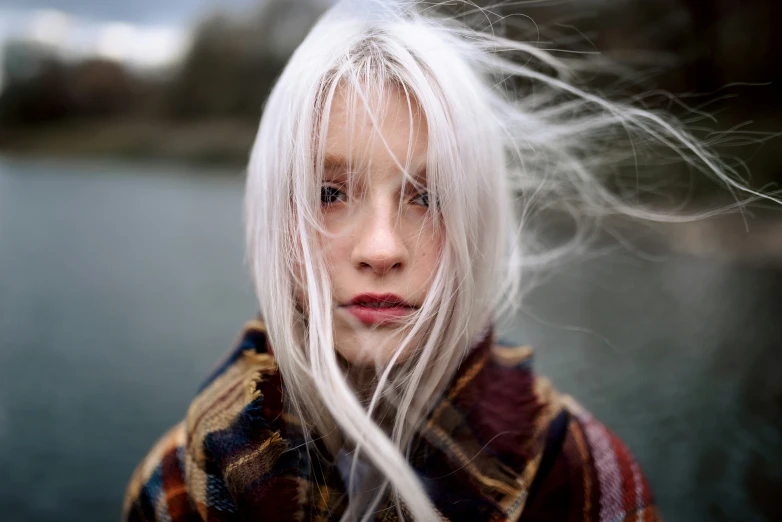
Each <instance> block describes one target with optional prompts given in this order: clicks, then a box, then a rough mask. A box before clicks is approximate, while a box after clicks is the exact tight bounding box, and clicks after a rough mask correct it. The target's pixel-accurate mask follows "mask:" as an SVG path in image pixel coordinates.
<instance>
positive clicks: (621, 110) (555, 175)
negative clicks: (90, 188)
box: [245, 1, 743, 520]
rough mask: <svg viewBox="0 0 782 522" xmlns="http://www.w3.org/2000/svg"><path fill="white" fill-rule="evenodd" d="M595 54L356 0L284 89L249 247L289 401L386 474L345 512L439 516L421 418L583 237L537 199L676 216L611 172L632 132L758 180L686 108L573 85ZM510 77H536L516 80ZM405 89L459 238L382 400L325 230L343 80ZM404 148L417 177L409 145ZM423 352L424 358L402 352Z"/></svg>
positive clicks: (286, 74) (341, 7)
mask: <svg viewBox="0 0 782 522" xmlns="http://www.w3.org/2000/svg"><path fill="white" fill-rule="evenodd" d="M519 57H521V59H520V58H519ZM522 60H523V61H522ZM579 67H580V66H579V65H578V64H577V63H573V62H565V61H563V60H560V59H558V58H556V57H555V56H554V55H553V54H552V53H550V52H546V51H543V50H541V49H539V48H538V47H536V46H534V45H531V44H525V43H519V42H515V41H511V40H508V39H505V38H503V37H501V36H497V35H496V34H492V33H484V32H480V31H475V30H472V29H470V28H468V27H466V26H464V25H461V24H459V23H457V22H456V21H454V20H453V19H448V18H437V17H435V16H434V15H432V14H431V13H430V12H428V11H427V12H426V15H424V14H423V10H421V9H419V8H418V4H417V3H415V2H380V1H365V2H358V3H357V2H348V3H345V2H342V3H340V4H337V5H336V6H335V7H333V8H332V9H330V10H329V12H327V13H326V14H325V15H324V16H323V17H322V18H321V20H320V21H319V22H318V23H317V24H316V26H315V27H314V28H313V29H312V31H311V32H310V34H309V35H308V36H307V38H306V39H305V40H304V42H303V43H302V44H301V45H300V47H299V48H298V49H297V50H296V52H295V53H294V55H293V57H292V58H291V60H290V62H289V63H288V65H287V66H286V68H285V70H284V71H283V73H282V75H281V77H280V79H279V80H278V82H277V84H276V86H275V87H274V89H273V91H272V93H271V95H270V97H269V99H268V102H267V104H266V107H265V110H264V114H263V117H262V120H261V124H260V128H259V130H258V134H257V137H256V140H255V144H254V146H253V150H252V154H251V159H250V164H249V168H248V177H247V186H246V201H245V212H246V235H247V248H248V257H249V262H250V267H251V270H252V275H253V280H254V284H255V287H256V293H257V296H258V300H259V303H260V307H261V310H262V312H263V315H264V318H265V321H266V324H267V329H268V332H269V337H270V341H271V344H272V346H273V347H274V352H275V358H276V360H277V363H278V366H279V369H280V372H281V374H282V377H283V380H284V382H285V383H286V391H287V400H288V403H289V405H290V407H291V408H293V409H294V410H295V411H296V413H298V414H299V416H300V417H301V418H303V419H305V420H306V422H308V424H309V426H308V428H309V429H305V431H307V433H308V434H311V433H318V434H319V435H320V436H323V437H325V440H326V443H327V446H328V447H329V450H330V451H331V452H332V453H333V454H334V455H336V452H337V451H339V447H340V445H342V444H349V445H351V446H353V447H355V448H356V452H355V454H356V455H362V456H363V457H364V458H366V459H367V460H368V461H369V463H370V464H371V465H372V466H373V467H374V468H375V469H376V470H377V471H378V472H379V473H380V474H381V476H382V477H384V480H385V484H384V487H383V488H381V490H380V491H378V493H377V495H375V497H374V498H373V499H372V501H371V502H370V503H369V504H368V505H363V506H351V508H350V509H349V510H348V513H347V514H346V519H347V518H351V517H355V518H362V517H364V518H368V517H369V516H370V514H371V513H372V511H373V508H374V507H375V506H376V505H377V503H378V502H379V501H380V500H381V498H382V496H383V494H384V493H385V492H386V490H387V488H386V486H388V487H390V488H391V490H392V492H393V493H394V494H395V498H396V499H397V502H399V501H402V502H404V504H405V506H406V507H407V508H408V509H409V511H410V512H411V513H412V516H413V518H414V519H415V520H436V519H438V517H437V514H436V512H435V510H434V508H433V507H432V505H431V503H430V501H429V500H428V498H427V496H426V493H425V491H424V489H423V487H422V486H421V484H420V482H419V480H418V479H417V477H416V474H415V472H414V471H413V469H412V468H411V467H410V465H409V464H408V462H407V458H406V455H407V451H408V445H409V443H410V441H411V438H412V435H413V434H414V431H415V429H416V426H417V423H418V422H419V421H420V420H421V419H422V418H423V417H424V416H425V415H426V414H427V413H428V411H427V408H428V407H429V405H431V402H432V400H433V398H435V397H436V396H437V394H438V392H440V391H441V390H442V389H443V387H444V386H445V385H446V384H447V382H448V380H449V378H450V377H451V376H452V375H453V373H454V372H455V370H456V368H457V367H458V364H459V362H460V361H461V360H462V359H463V357H464V356H465V354H466V353H467V351H468V350H469V348H470V347H471V346H472V345H473V344H474V343H475V341H476V340H478V339H479V338H480V337H481V336H482V335H483V334H484V333H485V332H486V331H487V329H488V328H489V327H490V326H491V324H492V323H493V322H494V321H496V320H497V319H498V318H499V317H500V316H501V315H502V314H503V313H504V312H506V311H507V310H509V309H512V307H513V305H515V304H517V303H518V300H519V298H520V295H519V292H520V289H521V282H522V280H521V277H522V274H526V272H524V269H525V268H533V267H536V266H539V265H541V264H547V263H549V262H551V261H552V260H554V259H556V258H558V257H561V256H562V255H564V254H566V253H567V252H569V251H571V250H572V249H573V248H578V247H579V245H580V242H581V240H582V239H583V237H582V236H581V235H577V236H576V238H575V239H574V241H573V242H571V243H569V244H568V245H567V246H566V247H565V248H558V249H551V250H540V249H536V248H534V243H533V241H532V240H533V239H534V235H532V234H531V233H528V232H527V231H525V233H524V234H523V235H522V225H523V224H524V222H525V219H524V218H525V217H526V216H527V215H528V214H529V212H530V210H531V209H532V208H533V207H532V204H533V203H537V204H538V205H541V206H546V205H548V204H549V203H551V202H555V201H556V202H559V203H564V204H566V205H571V207H570V208H573V209H577V210H574V212H577V213H578V214H579V215H583V216H590V217H595V216H597V217H599V216H601V215H606V214H617V213H619V214H626V215H631V216H635V217H641V218H645V219H670V216H667V215H663V214H661V213H656V212H654V211H652V210H649V209H645V208H641V207H638V206H637V205H632V204H629V203H627V201H626V200H624V199H622V198H620V197H619V196H617V195H615V194H614V193H612V192H611V191H609V190H607V189H606V188H604V186H603V184H602V183H600V181H599V180H600V178H601V176H602V174H603V173H604V172H605V171H607V170H608V171H610V168H611V167H610V165H608V161H609V160H612V158H615V156H613V155H606V161H605V162H601V161H600V157H601V151H605V150H606V148H607V146H608V144H609V143H611V142H613V141H615V140H616V139H617V138H618V137H624V138H625V139H632V140H634V142H635V143H640V142H656V143H659V144H662V145H663V146H665V147H668V148H669V149H670V150H673V151H675V152H676V153H677V154H678V155H679V156H681V158H682V159H684V160H685V161H687V162H689V163H691V164H692V165H693V166H695V167H696V168H698V169H700V170H701V171H704V172H707V173H710V174H711V175H713V176H715V177H717V178H719V179H720V180H722V181H723V182H725V183H726V184H728V185H729V186H732V187H734V188H739V189H743V187H742V186H741V185H740V184H739V183H737V182H735V181H733V179H732V178H731V177H730V176H728V174H727V173H726V171H725V168H724V166H723V165H722V164H721V163H720V162H718V161H717V159H716V158H715V157H714V156H713V155H712V154H711V153H710V152H709V151H708V150H706V149H705V148H703V147H702V146H701V145H700V144H699V143H698V142H697V141H695V140H693V139H692V138H691V137H690V136H689V135H688V134H687V133H686V132H685V131H684V130H682V128H681V127H680V126H679V125H678V124H676V123H675V122H673V121H672V120H670V119H667V118H665V117H663V116H661V115H658V114H654V113H652V112H648V111H645V110H642V109H638V108H635V107H632V106H630V105H626V104H622V103H616V102H611V101H608V100H606V99H604V98H602V97H600V96H597V95H594V94H591V93H588V92H586V91H584V90H581V89H579V88H578V87H575V86H574V85H573V83H572V82H570V81H569V78H571V77H572V76H573V74H575V73H576V72H577V71H578V69H579ZM541 70H548V71H553V72H551V73H549V74H544V73H543V72H540V71H541ZM507 78H516V79H519V80H521V81H522V83H523V84H524V85H529V86H530V87H529V88H528V89H515V90H511V89H510V88H508V87H507V85H508V82H505V81H504V80H505V79H507ZM340 90H341V91H340ZM392 90H396V92H402V93H404V96H405V99H406V100H407V103H408V107H410V108H411V112H412V106H413V105H415V106H416V109H417V110H418V111H419V112H420V114H421V116H422V118H423V119H424V120H425V124H426V127H427V130H428V133H427V140H428V143H427V162H426V170H427V176H426V184H427V187H426V190H427V191H428V193H429V197H430V200H431V201H435V202H436V204H433V205H431V207H430V209H429V212H431V214H432V216H431V218H432V219H433V220H435V221H436V222H437V223H438V224H439V226H441V227H442V229H443V230H444V243H443V248H442V252H441V255H440V259H439V260H438V267H437V270H436V273H435V274H434V277H433V280H432V285H431V288H430V290H429V292H428V294H427V296H426V298H425V301H424V303H423V306H422V307H421V309H420V312H419V313H417V314H416V315H415V316H414V321H413V322H412V324H409V325H407V330H405V336H404V339H403V341H402V342H401V343H400V346H399V347H398V348H397V349H396V350H395V354H394V356H393V357H392V358H391V359H390V360H389V361H386V362H385V364H384V365H383V366H382V367H380V368H379V369H378V379H377V385H376V387H375V389H374V392H373V396H372V400H371V401H370V405H369V407H367V406H366V405H362V403H361V402H360V401H359V399H358V398H357V397H356V394H355V392H354V390H353V389H352V387H351V384H350V382H349V381H348V379H347V378H346V376H345V374H344V371H343V369H342V368H341V366H340V363H339V360H338V357H337V353H336V350H335V343H334V335H333V331H334V319H333V313H332V312H333V308H334V303H333V299H332V282H331V281H330V280H329V271H328V267H327V266H326V263H325V260H324V259H323V255H322V252H321V251H320V248H319V246H318V240H317V237H319V234H320V235H322V234H324V233H325V231H324V230H323V227H322V222H321V209H320V202H319V191H320V186H321V183H322V180H323V176H324V172H323V166H324V159H325V142H326V139H325V137H326V130H327V129H328V126H329V116H330V114H331V107H332V104H333V102H334V99H335V96H336V95H337V93H338V92H343V93H346V96H347V100H348V101H347V106H348V107H355V108H359V107H360V108H362V109H363V110H366V111H367V113H368V114H370V115H371V118H373V121H376V122H381V121H382V119H383V117H384V106H385V104H384V102H383V100H384V99H385V98H386V97H387V96H388V93H389V92H391V91H392ZM378 126H379V125H376V127H378ZM397 160H398V163H399V169H400V171H401V172H402V173H403V174H404V175H405V176H406V179H408V180H409V182H411V183H414V182H415V180H414V179H413V177H412V172H410V165H409V154H408V157H407V158H397ZM522 240H523V241H522ZM302 290H304V292H302ZM298 295H304V296H305V299H306V302H305V303H298V302H297V296H298ZM303 310H306V313H305V312H303ZM407 349H412V350H413V353H414V356H412V357H409V358H402V357H400V355H401V354H402V353H403V352H404V351H405V350H407ZM384 401H385V402H388V403H393V404H394V409H393V411H394V412H395V417H394V423H393V428H392V429H391V431H390V433H387V432H386V431H384V430H383V429H381V427H380V426H379V425H378V424H377V422H375V420H374V419H373V410H374V409H375V408H377V407H379V406H381V404H382V403H383V402H384ZM334 428H336V430H335V429H334ZM337 433H338V434H339V435H335V434H337ZM357 459H358V457H356V460H357ZM354 462H355V460H354ZM349 489H350V487H349ZM397 505H398V506H399V504H397Z"/></svg>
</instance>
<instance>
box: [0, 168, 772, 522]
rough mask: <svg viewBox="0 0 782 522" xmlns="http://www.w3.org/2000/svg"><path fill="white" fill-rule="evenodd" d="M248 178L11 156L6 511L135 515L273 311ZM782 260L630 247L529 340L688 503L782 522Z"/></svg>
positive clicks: (561, 276) (667, 512)
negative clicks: (172, 451) (232, 360)
mask: <svg viewBox="0 0 782 522" xmlns="http://www.w3.org/2000/svg"><path fill="white" fill-rule="evenodd" d="M241 196H242V181H241V179H240V177H238V176H232V175H218V174H216V173H198V172H191V171H189V170H188V169H186V168H184V167H171V166H169V167H162V166H158V167H149V166H143V165H136V166H134V165H118V164H110V163H81V164H80V163H73V162H58V161H44V160H41V161H29V160H26V161H21V160H11V159H7V158H6V159H0V470H2V471H0V519H2V520H3V521H13V522H27V521H48V520H57V521H77V520H78V521H81V522H91V521H105V520H116V519H117V518H118V517H119V513H120V510H121V503H122V497H123V493H124V488H125V485H126V483H127V480H128V478H129V475H130V473H131V471H132V469H133V467H134V466H135V465H136V463H137V462H138V461H139V459H140V458H141V457H142V455H143V454H144V453H145V452H146V451H147V450H148V449H149V447H150V446H151V444H152V443H153V442H154V440H155V439H156V438H157V437H158V436H159V435H160V434H161V433H162V432H163V430H165V429H166V428H167V427H168V426H170V425H171V424H173V423H175V422H176V421H177V420H178V419H179V418H181V417H182V416H183V414H184V412H185V409H186V407H187V404H188V402H189V400H190V398H191V397H192V395H193V393H194V392H195V390H196V388H197V386H198V384H199V382H200V380H201V379H202V378H203V377H204V376H205V375H206V374H207V373H208V372H209V370H210V369H211V367H212V366H213V365H214V363H215V362H216V361H217V360H218V358H219V357H220V356H221V355H222V353H223V352H224V351H226V350H227V349H228V348H230V346H231V344H232V343H233V341H234V340H235V337H236V335H237V333H238V331H239V329H240V328H241V326H242V324H243V323H244V322H245V320H246V319H248V318H250V317H252V316H253V315H254V313H255V302H254V297H253V295H252V290H251V284H250V281H249V277H248V275H247V271H246V268H245V266H244V263H243V245H242V241H243V237H242V235H243V233H242V228H241ZM780 296H782V270H781V269H779V268H775V267H774V266H773V265H770V264H765V265H764V264H754V265H753V264H748V263H743V264H740V265H739V264H730V263H728V262H725V261H720V262H718V261H710V260H706V259H697V258H693V257H684V256H677V255H674V254H671V255H668V256H665V258H664V259H663V260H657V261H648V260H644V259H641V258H640V257H638V256H635V255H633V254H630V253H628V252H623V251H616V252H614V253H613V254H610V255H603V256H600V257H595V258H592V259H590V260H588V261H584V262H581V263H577V264H573V265H571V266H567V267H564V268H562V269H559V270H558V271H557V272H556V273H555V274H553V275H552V276H551V277H550V278H549V279H548V280H546V282H544V283H543V284H541V285H540V286H539V287H537V288H536V289H535V290H534V291H533V292H532V293H531V294H530V295H529V297H528V299H527V300H526V301H525V303H524V307H523V311H522V313H520V314H519V318H518V320H517V321H515V324H514V325H513V328H512V330H513V332H512V336H513V337H515V338H516V340H519V341H526V342H530V343H532V344H534V345H535V346H536V349H537V358H538V367H539V369H540V371H541V372H542V373H544V374H546V375H548V376H550V377H551V378H552V380H553V381H554V383H555V384H556V385H557V386H558V387H559V388H560V389H561V390H563V391H565V392H568V393H571V394H573V395H574V396H576V397H577V398H578V399H579V400H580V401H581V402H582V403H583V404H584V405H585V406H587V407H588V408H589V409H591V410H592V412H593V413H594V414H595V415H596V416H598V417H599V418H600V419H601V420H603V421H604V422H605V423H606V424H607V425H608V426H609V427H610V428H612V429H613V430H614V431H615V432H617V433H618V434H619V435H620V436H621V437H622V438H623V439H624V440H625V442H626V443H627V444H628V445H629V446H630V448H631V450H632V451H633V452H634V454H635V455H636V456H637V458H638V460H639V461H640V463H641V466H642V468H643V469H644V470H645V471H646V474H647V476H648V478H649V481H650V483H651V485H652V488H653V489H654V490H655V492H656V494H657V499H658V503H659V505H660V507H661V510H662V513H663V515H664V516H665V518H666V520H682V521H699V520H704V521H705V520H709V521H714V520H717V521H719V520H741V521H745V520H746V521H750V520H782V499H780V495H779V493H780V492H782V378H780V372H781V371H782V342H781V341H782V321H781V320H780V318H781V317H782V316H781V315H780V311H781V310H782V306H781V305H780V302H782V299H780Z"/></svg>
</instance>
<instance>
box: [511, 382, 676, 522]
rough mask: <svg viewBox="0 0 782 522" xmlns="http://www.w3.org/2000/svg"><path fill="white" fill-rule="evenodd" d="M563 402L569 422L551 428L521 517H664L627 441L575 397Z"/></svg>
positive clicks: (619, 518)
mask: <svg viewBox="0 0 782 522" xmlns="http://www.w3.org/2000/svg"><path fill="white" fill-rule="evenodd" d="M560 401H561V405H562V410H563V412H564V413H565V415H566V420H563V421H562V422H559V423H551V425H550V426H549V428H548V432H547V436H546V441H545V446H544V449H543V451H542V453H541V458H540V461H539V463H538V469H537V473H536V476H535V478H534V480H533V481H532V483H531V485H530V488H529V495H528V499H527V505H526V508H525V510H524V513H523V515H522V517H521V519H520V520H521V521H526V522H531V521H537V520H540V521H543V520H552V519H556V520H573V521H576V520H578V521H604V520H606V521H607V520H610V521H617V522H618V521H630V520H633V521H636V520H637V521H659V520H661V519H660V516H659V513H658V512H657V508H656V506H655V504H654V498H653V495H652V491H651V489H650V487H649V484H648V482H647V480H646V477H645V476H644V474H643V472H642V471H641V468H640V466H639V465H638V462H637V461H636V460H635V458H634V457H633V455H632V453H631V452H630V450H629V449H628V447H627V446H626V445H625V443H624V442H623V441H622V440H621V439H620V438H619V437H618V436H617V435H616V434H615V433H614V432H613V431H611V430H610V429H609V428H608V427H606V426H605V425H604V424H603V423H601V422H600V421H599V420H597V419H596V418H595V417H593V416H592V415H591V414H590V413H589V412H588V411H587V410H586V409H584V408H583V407H582V406H581V405H580V404H578V403H577V402H576V401H575V400H574V399H573V398H572V397H569V396H560ZM560 418H561V417H560Z"/></svg>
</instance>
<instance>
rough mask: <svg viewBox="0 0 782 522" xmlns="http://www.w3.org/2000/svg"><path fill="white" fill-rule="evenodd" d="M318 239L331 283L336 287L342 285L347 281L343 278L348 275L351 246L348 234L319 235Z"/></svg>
mask: <svg viewBox="0 0 782 522" xmlns="http://www.w3.org/2000/svg"><path fill="white" fill-rule="evenodd" d="M327 230H328V229H327ZM330 232H331V231H330ZM319 241H320V243H319V244H320V247H321V249H322V250H321V251H322V252H323V259H324V261H325V262H326V269H327V270H328V272H329V276H330V278H331V281H332V283H333V284H334V286H335V287H336V288H339V287H341V286H344V285H345V284H346V283H347V282H348V281H346V279H345V278H346V277H349V274H347V271H348V269H349V267H350V252H351V248H352V245H351V238H350V236H349V235H347V234H340V233H334V234H333V235H329V236H321V237H320V239H319Z"/></svg>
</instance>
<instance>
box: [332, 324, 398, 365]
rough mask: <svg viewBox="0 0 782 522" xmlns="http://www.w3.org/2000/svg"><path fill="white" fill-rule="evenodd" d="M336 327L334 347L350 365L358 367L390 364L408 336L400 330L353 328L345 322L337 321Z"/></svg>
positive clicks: (389, 328)
mask: <svg viewBox="0 0 782 522" xmlns="http://www.w3.org/2000/svg"><path fill="white" fill-rule="evenodd" d="M335 327H336V330H335V332H334V345H335V347H336V349H337V351H338V352H339V353H340V355H342V357H343V358H344V359H345V360H346V361H347V362H348V363H349V364H352V365H356V366H377V365H384V364H386V363H388V362H389V361H390V360H391V358H392V357H393V356H394V352H396V350H397V348H399V345H400V344H402V341H403V340H404V338H405V335H406V331H405V330H400V329H398V328H391V327H379V328H371V327H366V326H363V325H362V326H353V325H350V324H346V323H345V322H343V321H335ZM406 351H407V352H409V351H410V350H409V349H408V350H406ZM408 355H409V354H402V355H400V357H399V358H397V361H396V362H397V363H399V362H402V361H403V360H405V359H406V358H407V356H408Z"/></svg>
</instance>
